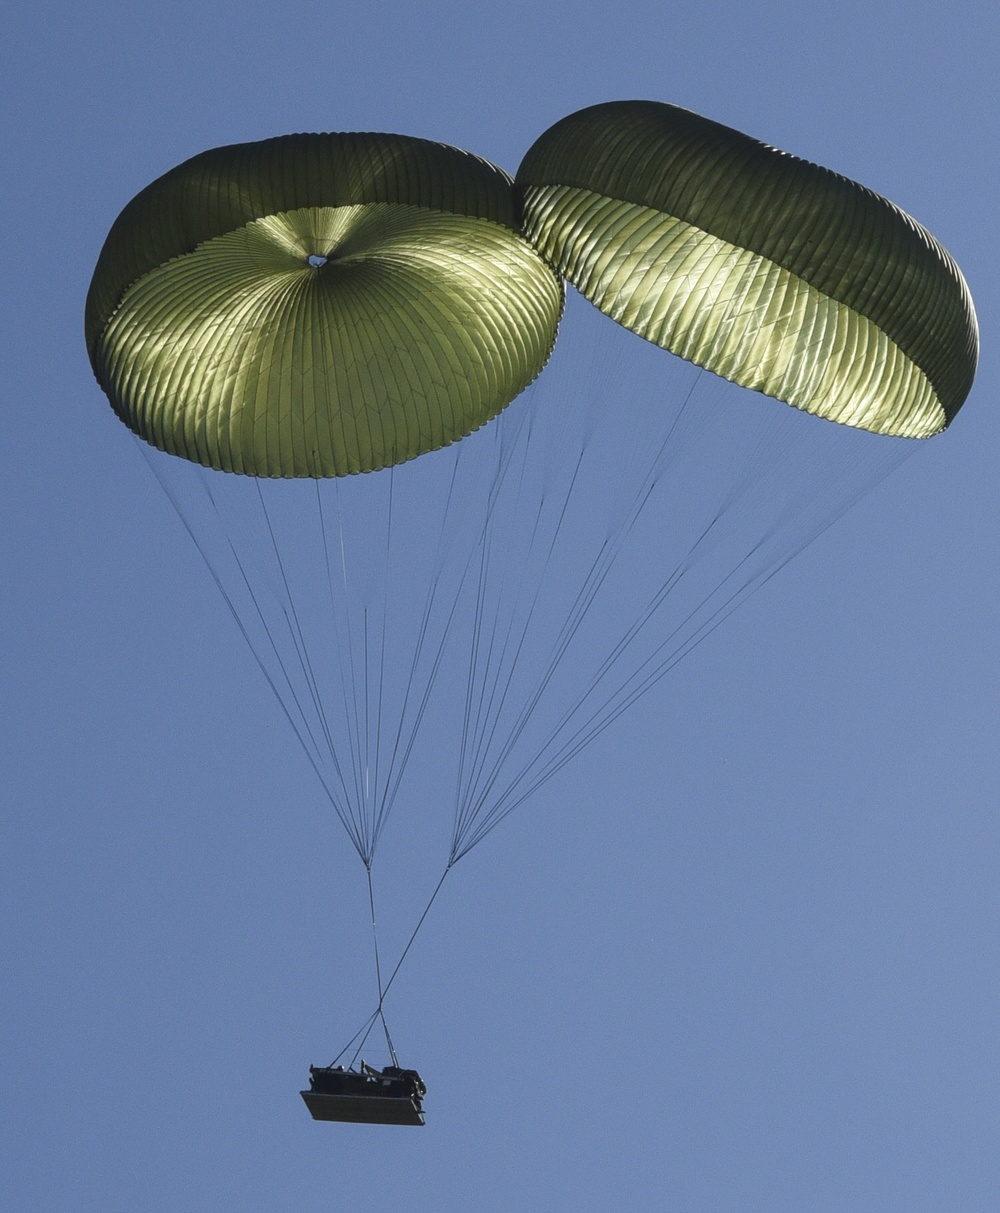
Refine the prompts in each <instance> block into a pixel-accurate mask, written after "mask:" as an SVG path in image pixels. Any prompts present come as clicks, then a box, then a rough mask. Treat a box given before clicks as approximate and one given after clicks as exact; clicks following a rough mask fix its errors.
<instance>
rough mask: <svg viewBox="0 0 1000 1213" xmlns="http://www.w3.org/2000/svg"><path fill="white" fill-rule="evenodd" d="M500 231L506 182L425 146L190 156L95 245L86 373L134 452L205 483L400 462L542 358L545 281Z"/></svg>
mask: <svg viewBox="0 0 1000 1213" xmlns="http://www.w3.org/2000/svg"><path fill="white" fill-rule="evenodd" d="M324 198H325V199H327V202H326V203H324V202H323V201H322V200H323V199H324ZM279 199H291V200H293V201H297V202H302V201H303V200H306V201H307V203H308V204H307V205H299V206H296V207H293V208H291V209H280V208H278V201H279ZM512 216H513V198H512V190H511V183H510V179H509V177H507V175H506V174H504V173H502V172H501V171H500V170H499V169H496V168H494V167H493V166H492V165H488V164H487V163H486V162H485V161H481V160H479V159H477V158H476V157H473V156H469V155H468V154H467V153H464V152H461V151H458V150H457V149H454V148H447V147H444V146H443V145H438V144H431V143H426V142H424V141H422V140H416V139H404V138H402V137H398V136H374V135H366V136H360V135H357V136H341V135H331V136H288V137H286V138H284V139H279V140H269V141H266V143H264V144H249V145H241V146H239V147H237V148H223V149H218V151H217V152H215V153H205V154H204V155H203V156H200V157H195V158H194V160H192V161H189V162H188V163H187V164H186V165H182V166H180V167H179V168H178V169H176V170H173V171H172V172H171V173H168V174H166V175H165V177H163V178H161V179H160V181H159V182H154V184H153V185H152V186H150V187H148V188H147V189H146V190H145V191H143V193H142V194H140V195H138V197H137V198H136V199H134V200H133V202H132V203H130V204H129V206H128V207H126V208H125V211H123V212H122V215H121V216H120V217H119V220H118V221H117V222H116V224H115V226H114V227H113V228H112V231H111V234H110V235H109V237H108V240H107V242H106V244H105V248H104V250H103V252H102V255H101V259H100V261H99V263H98V266H97V269H96V271H95V274H94V280H93V283H92V286H91V292H90V296H89V299H88V318H87V330H88V344H89V347H90V352H91V362H92V365H93V367H94V372H95V374H96V376H97V378H98V381H99V382H100V384H101V386H102V387H103V388H104V390H105V392H106V393H107V394H108V396H109V398H110V400H111V403H112V406H113V407H114V409H115V411H116V412H117V414H118V416H119V417H120V418H121V419H122V420H123V421H124V422H125V423H126V424H127V425H129V426H130V427H131V428H132V429H133V430H135V432H136V433H138V434H139V435H140V436H141V437H142V438H144V439H146V440H147V441H148V442H150V443H152V444H153V445H155V446H157V447H159V448H160V449H162V450H166V451H169V452H171V453H173V454H177V455H180V456H183V457H184V458H187V459H190V460H192V461H194V462H197V463H202V464H205V465H206V466H209V467H213V468H217V469H220V470H224V471H232V472H239V473H244V474H249V475H255V476H279V477H298V476H309V477H321V476H332V475H345V474H348V473H353V472H363V471H374V470H377V469H379V468H382V467H387V466H390V465H392V464H395V463H399V462H402V461H404V460H407V459H412V458H414V457H415V456H417V455H420V454H422V453H424V452H426V451H430V450H434V449H437V448H439V447H442V446H445V445H447V444H448V443H451V442H454V441H456V440H457V439H459V438H461V437H463V436H465V435H466V434H468V433H470V432H471V431H472V430H474V429H476V428H478V427H479V426H481V425H482V424H484V423H485V422H486V421H488V420H489V419H490V418H491V417H493V416H495V415H496V413H498V412H499V411H500V410H501V409H502V408H504V407H505V406H506V405H507V404H508V403H509V402H510V400H512V399H513V398H514V397H515V396H516V395H517V394H518V393H519V392H521V391H522V390H523V389H524V388H525V387H526V386H527V385H528V384H529V383H530V382H531V381H532V380H533V379H534V378H535V377H536V376H537V375H538V373H539V372H540V371H541V369H542V367H543V366H544V364H545V362H546V360H547V358H548V356H549V353H550V352H551V349H552V345H553V343H554V340H555V334H556V329H557V326H558V322H559V317H560V315H561V310H562V303H563V286H562V281H561V279H560V278H559V277H558V276H557V275H556V274H555V273H554V272H553V271H552V270H551V269H550V267H549V266H548V265H547V264H546V263H545V261H544V260H543V259H542V258H541V257H540V256H539V255H538V253H537V252H536V251H535V250H534V249H533V248H532V247H531V245H530V244H529V243H528V242H527V241H526V240H525V239H524V238H523V237H522V236H521V235H519V234H518V233H517V232H516V231H515V230H514V229H513V227H512V226H511V224H512Z"/></svg>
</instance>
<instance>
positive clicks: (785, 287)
mask: <svg viewBox="0 0 1000 1213" xmlns="http://www.w3.org/2000/svg"><path fill="white" fill-rule="evenodd" d="M517 181H518V184H519V186H520V188H521V190H522V191H523V194H524V212H525V213H524V223H525V230H526V231H527V233H528V234H529V236H530V237H531V239H532V240H533V241H534V242H535V244H536V245H537V246H538V247H539V249H540V250H541V251H542V252H543V253H544V254H545V255H546V256H547V257H549V258H550V259H551V260H552V261H553V263H554V264H555V265H557V266H558V268H559V269H560V271H561V272H562V273H564V274H565V275H566V277H567V278H568V279H569V280H570V281H571V282H572V283H573V284H574V285H575V286H577V287H578V288H579V289H580V291H581V292H582V293H583V294H584V295H585V296H586V297H587V298H588V299H590V300H591V302H593V303H595V304H596V305H597V306H598V307H599V308H601V310H602V311H604V312H606V313H607V314H608V315H609V316H612V317H613V318H614V319H615V320H617V321H619V322H620V323H621V324H623V325H624V326H625V327H626V328H629V329H631V330H632V331H633V332H635V333H638V334H639V335H640V336H642V337H645V338H647V339H648V340H650V341H653V342H655V343H656V344H657V345H660V346H662V347H663V348H664V349H668V350H671V351H672V352H674V353H676V354H679V355H680V356H681V357H682V358H686V359H688V360H690V361H691V362H694V363H696V364H697V365H698V366H702V367H705V368H707V369H708V370H710V371H714V372H715V373H716V374H718V375H722V376H723V377H724V378H726V379H730V380H732V381H733V382H735V383H738V384H741V385H742V386H743V387H748V388H752V389H754V390H755V391H759V392H763V393H765V394H766V395H768V396H775V397H777V398H778V399H779V400H785V401H787V402H788V403H789V404H793V405H795V406H796V407H797V408H800V409H804V410H806V411H807V412H810V413H815V414H817V415H818V416H820V417H826V418H828V419H830V420H832V421H839V422H841V423H843V424H845V425H854V426H858V427H860V428H862V429H866V430H871V431H872V432H874V433H878V434H887V435H895V436H900V437H905V438H923V437H928V436H929V435H931V434H935V433H937V432H939V431H940V430H942V429H944V428H945V426H946V425H947V424H948V423H949V422H950V421H951V420H952V419H953V418H954V416H955V414H956V413H957V412H958V410H959V409H960V408H961V406H962V404H963V402H964V401H965V398H966V396H967V395H968V393H969V389H970V388H971V386H972V380H973V376H974V375H975V371H976V363H977V359H978V352H979V334H978V327H977V324H976V315H975V311H974V309H973V306H972V297H971V295H970V294H969V289H968V287H967V285H966V283H965V279H964V278H963V277H962V274H961V271H960V270H959V268H958V266H957V265H956V264H955V262H954V261H953V260H952V258H951V257H950V256H949V254H948V253H947V252H946V251H945V249H944V248H942V246H941V245H940V244H939V243H938V242H937V241H936V240H935V239H934V237H933V236H932V235H931V234H930V233H929V232H928V231H927V230H926V229H925V228H923V227H921V226H920V224H918V223H917V222H916V220H914V219H911V218H910V216H909V215H907V214H905V213H904V212H903V211H901V210H899V209H898V208H897V207H895V206H893V204H892V203H891V202H889V201H887V200H886V199H885V198H881V197H879V195H877V194H874V193H872V191H871V190H868V189H865V187H864V186H862V185H858V184H857V183H856V182H854V181H849V180H848V179H847V178H845V177H841V176H839V175H838V174H836V173H832V172H830V171H829V170H828V169H824V168H820V167H819V166H817V165H815V164H810V163H808V162H807V161H805V160H799V159H798V158H796V157H794V156H789V155H788V154H787V153H785V152H780V151H778V150H777V149H775V148H772V147H769V146H767V145H766V144H764V143H760V142H758V141H757V140H755V139H751V138H750V137H749V136H747V135H744V134H741V133H740V132H739V131H735V130H732V129H731V128H729V127H726V126H722V125H720V124H719V123H717V122H712V121H711V120H710V119H707V118H702V117H700V116H699V115H698V114H694V113H692V112H691V111H690V110H685V109H681V108H680V107H679V106H675V105H666V104H663V103H660V102H651V101H617V102H610V103H607V104H604V105H595V106H592V107H591V108H589V109H585V110H580V111H579V112H578V113H575V114H571V115H570V116H569V117H568V118H564V119H563V120H562V121H561V122H558V123H557V124H556V125H555V126H553V127H552V128H551V129H550V130H548V131H546V133H545V134H544V135H542V136H541V138H539V139H538V140H537V141H536V143H535V144H534V146H533V147H532V148H531V149H530V150H529V151H528V153H527V155H526V156H525V158H524V160H523V162H522V164H521V167H520V169H519V170H518V174H517Z"/></svg>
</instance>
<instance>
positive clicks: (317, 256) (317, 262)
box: [307, 253, 328, 270]
mask: <svg viewBox="0 0 1000 1213" xmlns="http://www.w3.org/2000/svg"><path fill="white" fill-rule="evenodd" d="M307 260H308V262H309V264H310V265H311V266H312V267H313V269H314V270H318V269H319V268H320V267H321V266H324V265H326V263H327V260H328V258H326V257H324V256H323V254H322V253H310V254H309V257H308V258H307Z"/></svg>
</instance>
